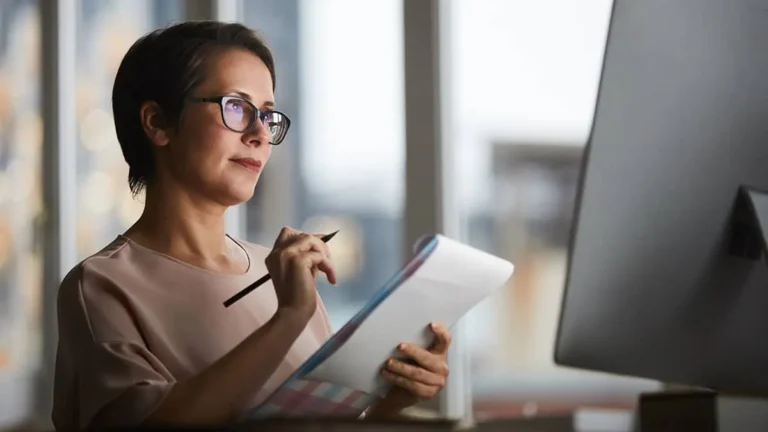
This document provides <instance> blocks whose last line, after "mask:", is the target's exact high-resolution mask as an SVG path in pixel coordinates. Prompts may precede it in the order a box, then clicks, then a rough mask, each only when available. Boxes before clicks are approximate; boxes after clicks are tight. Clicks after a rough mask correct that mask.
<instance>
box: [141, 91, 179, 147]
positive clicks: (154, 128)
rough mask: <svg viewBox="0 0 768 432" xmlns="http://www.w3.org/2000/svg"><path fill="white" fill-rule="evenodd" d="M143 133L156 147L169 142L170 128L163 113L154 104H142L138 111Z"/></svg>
mask: <svg viewBox="0 0 768 432" xmlns="http://www.w3.org/2000/svg"><path fill="white" fill-rule="evenodd" d="M139 115H140V116H141V126H142V127H143V128H144V133H145V134H147V137H149V139H150V140H151V141H152V143H153V144H154V145H156V146H164V145H166V144H168V142H169V141H170V140H171V136H170V133H171V128H170V124H169V122H168V119H167V117H166V116H165V113H163V110H162V108H160V105H158V104H157V103H156V102H144V103H143V104H142V105H141V109H140V110H139Z"/></svg>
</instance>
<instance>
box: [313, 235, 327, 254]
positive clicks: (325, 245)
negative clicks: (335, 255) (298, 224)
mask: <svg viewBox="0 0 768 432" xmlns="http://www.w3.org/2000/svg"><path fill="white" fill-rule="evenodd" d="M312 235H313V236H315V237H317V238H319V239H320V243H322V244H323V248H325V252H326V254H327V255H328V257H329V258H330V257H331V248H330V247H329V246H328V243H326V242H324V241H323V237H325V234H318V233H315V234H312Z"/></svg>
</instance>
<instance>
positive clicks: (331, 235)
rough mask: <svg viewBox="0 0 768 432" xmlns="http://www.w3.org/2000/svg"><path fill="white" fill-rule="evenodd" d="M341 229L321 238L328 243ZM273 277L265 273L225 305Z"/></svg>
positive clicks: (230, 304)
mask: <svg viewBox="0 0 768 432" xmlns="http://www.w3.org/2000/svg"><path fill="white" fill-rule="evenodd" d="M338 232H339V230H336V231H334V232H332V233H330V234H326V235H324V236H323V237H321V238H320V239H321V240H322V241H323V243H328V240H330V239H332V238H333V236H335V235H336V234H337V233H338ZM270 279H271V277H270V276H269V273H267V274H265V275H264V276H262V277H260V278H259V280H257V281H256V282H254V283H252V284H250V285H248V286H247V287H245V288H243V289H242V290H241V291H240V292H238V293H237V294H235V295H233V296H232V297H230V298H228V299H227V301H225V302H224V307H230V306H232V305H233V304H235V302H236V301H238V300H240V299H241V298H243V297H245V296H246V295H248V294H249V293H250V292H251V291H253V290H255V289H256V288H258V287H260V286H261V285H264V283H265V282H266V281H268V280H270Z"/></svg>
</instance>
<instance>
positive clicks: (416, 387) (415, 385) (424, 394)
mask: <svg viewBox="0 0 768 432" xmlns="http://www.w3.org/2000/svg"><path fill="white" fill-rule="evenodd" d="M381 375H382V376H383V377H384V379H386V380H387V381H389V382H391V383H392V384H394V385H396V386H398V387H401V388H404V389H406V390H408V391H409V392H410V393H412V394H414V395H415V396H417V397H418V398H419V399H430V398H432V397H433V396H434V395H435V394H437V392H438V391H439V390H440V389H439V388H437V387H434V386H429V385H426V384H422V383H420V382H416V381H411V380H409V379H408V378H405V377H402V376H400V375H397V374H394V373H392V372H390V371H388V370H386V369H383V370H382V371H381Z"/></svg>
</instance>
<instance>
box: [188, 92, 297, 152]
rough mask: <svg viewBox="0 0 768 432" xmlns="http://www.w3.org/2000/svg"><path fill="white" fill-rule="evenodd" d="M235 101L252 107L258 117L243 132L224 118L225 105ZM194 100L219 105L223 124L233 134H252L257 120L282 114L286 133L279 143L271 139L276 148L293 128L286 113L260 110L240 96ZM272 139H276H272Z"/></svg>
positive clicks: (194, 99)
mask: <svg viewBox="0 0 768 432" xmlns="http://www.w3.org/2000/svg"><path fill="white" fill-rule="evenodd" d="M233 99H235V100H238V101H242V102H245V103H246V104H248V105H250V106H251V108H253V110H254V112H255V113H256V116H255V117H254V118H253V120H252V121H251V122H250V123H249V124H248V126H246V127H245V128H244V129H243V130H237V129H234V128H232V127H230V126H229V125H228V124H227V120H226V119H225V118H224V105H225V104H226V103H227V102H228V101H230V100H233ZM192 100H193V101H195V102H207V103H215V104H217V105H218V106H219V113H220V114H221V122H222V123H223V124H224V126H225V127H226V128H227V129H229V130H231V131H232V132H237V133H248V132H251V131H252V130H253V128H254V127H255V126H256V119H259V120H261V121H264V116H265V115H267V114H271V113H277V114H280V115H281V116H283V118H284V119H285V132H283V136H282V138H280V140H279V141H277V142H272V140H271V139H270V141H269V143H270V144H271V145H275V146H276V145H280V143H282V142H283V140H285V137H286V136H287V135H288V130H289V129H290V128H291V119H290V118H289V117H288V116H287V115H285V113H283V112H281V111H277V110H262V109H259V108H258V107H257V106H256V105H254V104H253V103H251V101H249V100H248V99H245V98H242V97H240V96H212V97H202V98H193V99H192ZM272 139H274V137H272Z"/></svg>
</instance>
